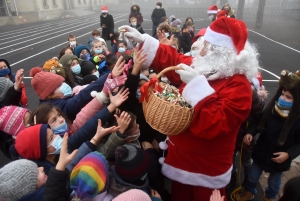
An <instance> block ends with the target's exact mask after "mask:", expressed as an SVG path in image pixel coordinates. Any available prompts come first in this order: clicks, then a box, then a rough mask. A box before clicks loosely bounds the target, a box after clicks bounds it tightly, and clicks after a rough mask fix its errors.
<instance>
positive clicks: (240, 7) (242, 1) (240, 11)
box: [236, 0, 245, 20]
mask: <svg viewBox="0 0 300 201" xmlns="http://www.w3.org/2000/svg"><path fill="white" fill-rule="evenodd" d="M244 7H245V0H239V3H238V9H237V15H236V18H237V19H239V20H243V19H244Z"/></svg>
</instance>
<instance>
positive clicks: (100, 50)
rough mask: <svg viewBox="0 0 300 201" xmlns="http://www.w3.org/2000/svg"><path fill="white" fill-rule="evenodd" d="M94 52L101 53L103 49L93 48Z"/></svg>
mask: <svg viewBox="0 0 300 201" xmlns="http://www.w3.org/2000/svg"><path fill="white" fill-rule="evenodd" d="M94 52H95V53H96V54H101V53H102V52H103V49H102V48H101V49H99V50H94Z"/></svg>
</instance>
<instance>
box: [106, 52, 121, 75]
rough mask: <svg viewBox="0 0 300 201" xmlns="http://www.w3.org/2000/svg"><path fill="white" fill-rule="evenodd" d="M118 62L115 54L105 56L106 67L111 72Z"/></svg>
mask: <svg viewBox="0 0 300 201" xmlns="http://www.w3.org/2000/svg"><path fill="white" fill-rule="evenodd" d="M117 61H118V57H117V56H116V55H115V54H109V55H107V56H106V66H107V68H108V69H109V70H110V71H112V70H113V69H114V67H115V65H116V63H117Z"/></svg>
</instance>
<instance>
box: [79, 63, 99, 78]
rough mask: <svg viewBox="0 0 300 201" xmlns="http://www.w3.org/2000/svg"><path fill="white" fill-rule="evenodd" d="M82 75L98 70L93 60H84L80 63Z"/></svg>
mask: <svg viewBox="0 0 300 201" xmlns="http://www.w3.org/2000/svg"><path fill="white" fill-rule="evenodd" d="M80 66H81V75H82V77H84V76H86V75H90V74H92V71H93V70H97V69H96V66H95V64H93V63H92V62H91V61H83V62H81V64H80Z"/></svg>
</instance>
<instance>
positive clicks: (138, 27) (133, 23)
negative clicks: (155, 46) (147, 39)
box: [130, 17, 145, 34]
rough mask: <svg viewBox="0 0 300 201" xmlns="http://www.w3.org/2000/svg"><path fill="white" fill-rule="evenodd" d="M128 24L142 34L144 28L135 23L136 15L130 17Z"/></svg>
mask: <svg viewBox="0 0 300 201" xmlns="http://www.w3.org/2000/svg"><path fill="white" fill-rule="evenodd" d="M130 26H131V27H133V28H135V29H136V30H138V31H139V32H140V33H141V34H144V33H145V32H144V30H143V28H142V26H141V25H140V24H137V19H136V17H131V18H130Z"/></svg>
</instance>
